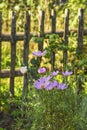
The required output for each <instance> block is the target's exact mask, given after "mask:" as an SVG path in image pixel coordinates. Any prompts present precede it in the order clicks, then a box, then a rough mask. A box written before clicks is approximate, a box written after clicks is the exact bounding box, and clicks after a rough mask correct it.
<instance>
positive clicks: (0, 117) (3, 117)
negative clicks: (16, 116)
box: [0, 111, 14, 130]
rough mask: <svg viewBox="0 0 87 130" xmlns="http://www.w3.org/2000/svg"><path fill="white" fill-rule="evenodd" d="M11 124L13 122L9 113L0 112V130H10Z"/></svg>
mask: <svg viewBox="0 0 87 130" xmlns="http://www.w3.org/2000/svg"><path fill="white" fill-rule="evenodd" d="M13 122H14V120H13V118H12V117H11V115H10V113H6V112H4V111H1V112H0V128H3V129H5V130H11V126H12V124H13Z"/></svg>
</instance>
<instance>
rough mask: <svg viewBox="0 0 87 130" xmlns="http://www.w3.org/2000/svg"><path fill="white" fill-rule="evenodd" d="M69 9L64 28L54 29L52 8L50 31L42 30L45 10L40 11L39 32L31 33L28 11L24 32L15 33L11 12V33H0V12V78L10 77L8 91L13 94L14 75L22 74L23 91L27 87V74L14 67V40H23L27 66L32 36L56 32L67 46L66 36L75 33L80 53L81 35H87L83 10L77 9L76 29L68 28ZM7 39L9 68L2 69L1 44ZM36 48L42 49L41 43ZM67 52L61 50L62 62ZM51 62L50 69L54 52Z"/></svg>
mask: <svg viewBox="0 0 87 130" xmlns="http://www.w3.org/2000/svg"><path fill="white" fill-rule="evenodd" d="M69 14H70V12H69V10H68V9H67V10H66V11H65V17H64V30H59V31H56V11H55V10H52V13H51V21H52V26H51V31H50V32H44V26H45V25H44V20H45V12H44V11H40V19H39V31H38V32H39V33H38V34H33V33H31V31H30V26H31V25H30V24H31V16H30V14H29V13H28V12H26V15H25V23H24V24H25V28H24V33H16V14H15V13H14V12H13V13H12V23H11V34H3V33H2V13H1V12H0V78H7V77H9V78H10V92H11V94H12V95H13V96H14V78H15V77H16V76H24V81H23V82H24V85H23V93H24V92H25V91H26V90H27V87H28V76H27V74H24V75H22V74H21V73H20V70H19V69H17V68H15V59H16V42H17V41H24V52H23V62H24V65H26V66H27V67H28V54H29V43H30V39H31V38H32V37H44V38H48V37H47V35H50V34H57V35H58V36H59V37H63V43H64V45H65V46H68V37H69V35H71V34H76V35H77V44H78V49H79V51H80V52H81V53H82V50H83V36H87V29H86V28H85V29H84V10H83V9H79V16H78V28H77V29H69ZM5 41H9V42H10V43H11V65H10V70H2V51H1V46H2V42H5ZM38 50H41V51H42V50H43V43H42V44H39V45H38ZM67 59H68V53H67V50H64V51H63V63H64V64H67V62H68V61H67ZM51 62H52V70H54V62H55V52H53V53H52V57H51Z"/></svg>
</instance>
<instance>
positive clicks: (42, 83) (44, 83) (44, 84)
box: [34, 76, 58, 90]
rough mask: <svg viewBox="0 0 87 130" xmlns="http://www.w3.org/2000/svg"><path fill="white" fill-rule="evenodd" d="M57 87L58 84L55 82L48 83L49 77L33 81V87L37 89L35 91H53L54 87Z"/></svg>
mask: <svg viewBox="0 0 87 130" xmlns="http://www.w3.org/2000/svg"><path fill="white" fill-rule="evenodd" d="M57 86H58V83H57V81H53V82H52V81H50V78H49V77H46V76H44V77H42V78H40V79H38V80H36V81H35V83H34V87H35V88H37V89H46V90H51V89H53V88H54V87H57Z"/></svg>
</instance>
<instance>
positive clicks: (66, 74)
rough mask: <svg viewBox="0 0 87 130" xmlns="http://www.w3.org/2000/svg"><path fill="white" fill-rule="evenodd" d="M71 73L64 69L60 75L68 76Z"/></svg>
mask: <svg viewBox="0 0 87 130" xmlns="http://www.w3.org/2000/svg"><path fill="white" fill-rule="evenodd" d="M71 74H72V71H65V72H62V75H63V76H69V75H71Z"/></svg>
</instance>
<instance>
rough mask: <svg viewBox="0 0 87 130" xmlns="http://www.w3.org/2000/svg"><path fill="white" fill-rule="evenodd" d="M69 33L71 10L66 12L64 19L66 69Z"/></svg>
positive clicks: (64, 61)
mask: <svg viewBox="0 0 87 130" xmlns="http://www.w3.org/2000/svg"><path fill="white" fill-rule="evenodd" d="M68 33H69V9H66V10H65V19H64V36H63V44H64V46H65V47H64V48H65V50H64V51H63V67H64V69H65V67H66V64H67V62H68V53H67V49H66V48H67V46H68Z"/></svg>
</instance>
